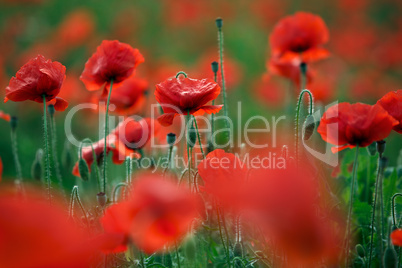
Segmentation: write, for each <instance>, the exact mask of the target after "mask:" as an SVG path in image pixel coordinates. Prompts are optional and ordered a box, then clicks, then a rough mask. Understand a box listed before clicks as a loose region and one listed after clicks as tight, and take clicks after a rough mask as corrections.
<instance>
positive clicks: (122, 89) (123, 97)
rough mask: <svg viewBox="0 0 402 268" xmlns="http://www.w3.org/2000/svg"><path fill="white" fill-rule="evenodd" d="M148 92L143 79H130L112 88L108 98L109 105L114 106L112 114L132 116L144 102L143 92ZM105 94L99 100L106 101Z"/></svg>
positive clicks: (146, 84) (146, 83)
mask: <svg viewBox="0 0 402 268" xmlns="http://www.w3.org/2000/svg"><path fill="white" fill-rule="evenodd" d="M147 90H148V82H147V81H146V80H145V79H140V78H136V77H130V78H128V79H126V80H124V81H123V82H121V83H120V84H117V85H116V87H114V88H113V91H112V95H111V96H110V104H111V105H115V109H114V110H113V111H112V112H113V113H117V114H121V115H132V114H135V113H137V112H138V111H140V110H141V108H142V107H143V106H144V104H145V101H146V96H145V92H146V91H147ZM107 97H108V96H107V94H104V95H102V96H101V97H100V100H103V101H105V102H106V101H107Z"/></svg>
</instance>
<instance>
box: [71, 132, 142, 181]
mask: <svg viewBox="0 0 402 268" xmlns="http://www.w3.org/2000/svg"><path fill="white" fill-rule="evenodd" d="M104 145H105V139H101V140H100V141H98V142H96V143H94V144H92V146H93V148H94V152H95V156H96V160H97V161H100V158H101V157H103V156H104V154H103V150H104ZM109 152H112V154H113V156H112V160H113V163H115V164H122V163H124V160H125V159H126V156H133V157H137V158H138V157H139V155H138V154H137V153H135V152H134V151H133V150H130V149H128V148H126V147H125V146H124V144H122V143H121V141H120V140H119V139H118V138H117V137H116V136H115V135H108V136H107V143H106V154H109ZM81 157H82V158H83V159H84V160H85V162H87V164H88V168H89V171H91V165H92V163H93V162H94V157H93V153H92V147H91V146H85V147H82V155H81ZM72 173H73V175H74V176H77V177H80V173H79V170H78V162H77V163H75V165H74V167H73V172H72Z"/></svg>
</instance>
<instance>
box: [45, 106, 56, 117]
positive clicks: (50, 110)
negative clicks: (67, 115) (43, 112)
mask: <svg viewBox="0 0 402 268" xmlns="http://www.w3.org/2000/svg"><path fill="white" fill-rule="evenodd" d="M47 110H48V111H49V114H50V116H51V117H53V115H54V113H55V112H56V109H55V108H54V105H53V104H50V105H49V106H47Z"/></svg>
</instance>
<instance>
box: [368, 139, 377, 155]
mask: <svg viewBox="0 0 402 268" xmlns="http://www.w3.org/2000/svg"><path fill="white" fill-rule="evenodd" d="M367 152H368V153H369V155H371V156H374V155H375V154H376V153H377V144H376V143H375V142H373V143H372V144H370V145H369V146H367Z"/></svg>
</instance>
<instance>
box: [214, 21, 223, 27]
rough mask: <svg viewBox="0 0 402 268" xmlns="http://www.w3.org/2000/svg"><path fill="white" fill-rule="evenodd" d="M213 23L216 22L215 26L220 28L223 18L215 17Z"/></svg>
mask: <svg viewBox="0 0 402 268" xmlns="http://www.w3.org/2000/svg"><path fill="white" fill-rule="evenodd" d="M215 23H216V27H218V29H221V28H222V26H223V20H222V18H217V19H216V20H215Z"/></svg>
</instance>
